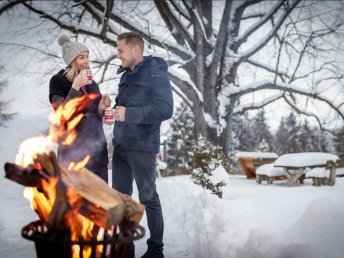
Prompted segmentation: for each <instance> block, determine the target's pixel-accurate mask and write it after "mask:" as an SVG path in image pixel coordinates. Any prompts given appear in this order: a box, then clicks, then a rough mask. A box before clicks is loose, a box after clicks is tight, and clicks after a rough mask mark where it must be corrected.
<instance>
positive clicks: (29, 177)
mask: <svg viewBox="0 0 344 258" xmlns="http://www.w3.org/2000/svg"><path fill="white" fill-rule="evenodd" d="M4 168H5V173H6V175H5V177H6V178H7V179H10V180H12V181H14V182H17V183H18V184H21V185H24V186H31V187H38V186H39V181H40V179H42V175H41V174H40V173H39V171H38V170H37V169H36V168H35V167H33V166H31V165H29V166H28V167H27V168H22V167H21V166H18V165H16V164H12V163H6V164H5V167H4Z"/></svg>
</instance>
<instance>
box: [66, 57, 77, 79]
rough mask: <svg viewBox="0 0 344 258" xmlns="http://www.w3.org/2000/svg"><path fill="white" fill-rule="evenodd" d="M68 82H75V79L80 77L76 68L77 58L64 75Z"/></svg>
mask: <svg viewBox="0 0 344 258" xmlns="http://www.w3.org/2000/svg"><path fill="white" fill-rule="evenodd" d="M63 74H64V75H65V76H66V78H67V80H68V81H70V82H73V81H74V79H75V77H77V76H78V68H77V66H76V58H75V59H74V60H73V62H71V64H70V65H69V66H68V67H67V69H66V71H65V72H64V73H63Z"/></svg>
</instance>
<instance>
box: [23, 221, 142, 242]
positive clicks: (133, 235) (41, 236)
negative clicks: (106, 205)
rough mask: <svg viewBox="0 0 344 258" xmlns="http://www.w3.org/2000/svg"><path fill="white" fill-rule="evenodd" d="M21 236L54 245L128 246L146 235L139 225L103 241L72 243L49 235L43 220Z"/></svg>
mask: <svg viewBox="0 0 344 258" xmlns="http://www.w3.org/2000/svg"><path fill="white" fill-rule="evenodd" d="M21 235H22V237H23V238H25V239H28V240H31V241H35V242H37V241H49V242H50V241H53V242H54V244H58V245H59V244H61V245H68V246H71V245H85V246H93V245H107V244H110V245H111V244H126V243H131V242H133V241H134V240H138V239H140V238H142V237H144V235H145V229H144V227H142V226H140V225H137V226H136V227H135V228H133V229H131V230H126V231H124V232H118V233H116V234H114V235H112V236H105V237H104V239H103V240H97V239H96V238H95V237H94V238H93V239H92V240H84V239H82V237H80V238H81V240H78V241H71V240H66V239H58V238H56V237H55V236H53V235H51V234H49V235H48V234H47V227H46V225H45V223H44V222H43V221H41V220H37V221H34V222H31V223H30V224H28V225H26V226H24V227H23V228H22V230H21Z"/></svg>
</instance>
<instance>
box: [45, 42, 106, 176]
mask: <svg viewBox="0 0 344 258" xmlns="http://www.w3.org/2000/svg"><path fill="white" fill-rule="evenodd" d="M58 43H59V45H60V46H62V56H63V60H64V62H65V63H66V67H67V68H66V69H65V70H64V69H62V70H61V71H59V72H58V73H57V74H55V75H54V76H53V77H52V78H51V80H50V85H49V101H50V103H51V104H52V105H53V107H54V108H55V109H56V108H57V107H58V105H60V104H62V103H65V102H67V101H68V100H70V99H72V98H75V97H80V96H82V95H83V94H85V95H88V94H91V93H98V94H99V96H98V97H97V98H96V99H94V100H90V101H91V103H90V105H89V106H88V108H86V110H83V113H84V117H83V119H82V120H81V121H80V123H79V124H78V126H77V128H76V131H77V138H76V139H75V141H74V142H73V143H72V145H67V146H66V145H59V148H58V159H59V161H60V162H61V163H62V164H64V165H66V164H68V163H69V162H71V161H81V160H82V159H83V158H85V157H86V156H87V155H90V159H89V161H88V163H87V164H86V167H87V168H88V169H89V170H91V171H92V172H94V173H95V174H97V175H98V176H100V177H101V178H102V179H104V180H105V181H106V182H108V168H107V164H108V152H107V143H106V139H105V135H104V131H103V126H102V115H101V114H102V113H103V112H104V109H105V108H107V107H110V105H111V101H110V98H109V97H108V96H104V97H102V96H101V94H100V91H99V87H98V85H97V83H96V82H94V81H93V80H92V82H91V81H89V80H88V78H87V72H86V70H89V59H88V54H89V50H88V47H87V46H86V45H84V44H82V43H78V42H72V41H71V40H70V38H69V37H68V36H65V35H63V36H61V37H59V39H58ZM88 83H89V84H88ZM83 86H85V87H83ZM85 88H86V92H85Z"/></svg>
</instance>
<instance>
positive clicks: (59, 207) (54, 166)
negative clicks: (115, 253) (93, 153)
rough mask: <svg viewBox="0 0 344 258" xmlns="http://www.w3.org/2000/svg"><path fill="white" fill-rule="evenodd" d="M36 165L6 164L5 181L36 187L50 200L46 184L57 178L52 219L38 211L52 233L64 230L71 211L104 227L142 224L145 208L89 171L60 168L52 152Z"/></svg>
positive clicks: (37, 160) (39, 158)
mask: <svg viewBox="0 0 344 258" xmlns="http://www.w3.org/2000/svg"><path fill="white" fill-rule="evenodd" d="M34 163H35V165H33V166H31V165H30V166H28V167H27V168H22V167H20V166H17V165H15V164H11V163H6V164H5V172H6V178H8V179H10V180H12V181H15V182H17V183H19V184H22V185H25V186H31V187H37V189H38V190H39V191H40V192H42V193H43V194H44V195H45V196H47V197H48V196H49V194H48V193H46V191H47V190H46V189H47V187H46V186H45V184H46V182H47V181H50V180H52V179H53V178H57V179H58V182H57V183H56V185H55V201H54V203H53V206H52V209H51V213H50V216H49V218H47V217H46V216H43V218H42V217H41V216H42V212H40V211H37V210H36V212H37V213H38V215H39V216H40V217H41V219H43V220H44V221H45V222H46V223H47V225H48V229H49V230H50V229H53V230H55V231H63V230H65V223H64V222H65V215H66V213H67V212H69V211H70V210H72V211H74V212H77V213H79V214H81V215H83V216H85V217H86V218H88V219H89V220H91V221H92V222H94V223H95V224H96V225H97V226H99V227H104V228H109V227H111V226H112V225H115V224H120V223H121V222H122V221H123V220H124V221H131V222H133V223H134V224H138V223H139V221H140V219H141V217H142V215H143V211H144V206H143V205H142V204H139V203H137V202H135V201H134V200H133V199H131V198H130V197H129V196H126V195H124V194H122V193H120V192H118V191H116V190H115V189H112V188H110V187H109V186H108V185H107V184H106V182H104V181H103V180H102V179H101V178H99V177H98V176H97V175H95V174H94V173H92V172H91V171H89V170H88V169H86V168H82V169H80V170H78V171H69V170H65V169H63V168H61V167H60V166H59V164H58V161H57V159H56V155H55V153H53V152H50V154H49V155H47V154H39V155H37V158H36V159H35V160H34ZM50 198H51V197H50Z"/></svg>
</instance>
